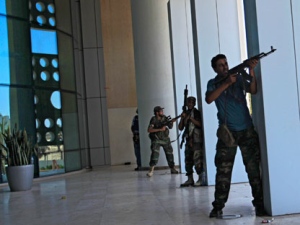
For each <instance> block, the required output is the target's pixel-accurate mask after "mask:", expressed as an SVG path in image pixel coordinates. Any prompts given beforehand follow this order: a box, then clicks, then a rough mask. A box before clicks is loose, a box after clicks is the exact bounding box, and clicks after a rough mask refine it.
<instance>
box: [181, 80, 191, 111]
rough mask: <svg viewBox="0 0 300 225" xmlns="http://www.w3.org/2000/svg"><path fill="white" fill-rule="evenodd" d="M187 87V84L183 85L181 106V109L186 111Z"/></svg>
mask: <svg viewBox="0 0 300 225" xmlns="http://www.w3.org/2000/svg"><path fill="white" fill-rule="evenodd" d="M188 93H189V91H188V89H187V85H185V89H184V92H183V96H184V100H183V106H182V111H183V112H186V111H187V110H188V106H187V96H188Z"/></svg>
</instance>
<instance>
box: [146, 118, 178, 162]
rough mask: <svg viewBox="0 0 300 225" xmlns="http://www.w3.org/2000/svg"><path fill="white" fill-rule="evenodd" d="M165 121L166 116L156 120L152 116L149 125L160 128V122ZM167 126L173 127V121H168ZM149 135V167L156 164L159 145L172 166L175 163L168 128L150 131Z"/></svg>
mask: <svg viewBox="0 0 300 225" xmlns="http://www.w3.org/2000/svg"><path fill="white" fill-rule="evenodd" d="M166 121H167V117H166V116H163V117H162V118H161V120H158V119H157V118H156V117H155V116H153V117H152V118H151V120H150V124H149V127H153V128H156V129H157V128H161V127H162V123H165V122H166ZM167 126H168V127H169V128H170V129H171V128H172V127H173V123H172V122H169V123H168V124H167ZM149 137H150V139H151V152H152V153H151V158H150V163H149V165H150V167H151V166H155V165H156V164H157V162H158V158H159V151H160V147H162V148H163V149H164V151H165V154H166V158H167V161H168V165H169V167H170V168H173V167H174V165H175V163H174V156H173V148H172V145H171V141H170V138H169V129H166V130H165V131H159V132H155V133H150V134H149Z"/></svg>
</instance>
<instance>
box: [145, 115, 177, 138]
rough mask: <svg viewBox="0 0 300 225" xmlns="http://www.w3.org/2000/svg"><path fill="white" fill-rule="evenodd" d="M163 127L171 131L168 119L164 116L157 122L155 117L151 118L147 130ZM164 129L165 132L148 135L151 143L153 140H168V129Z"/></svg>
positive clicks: (171, 125)
mask: <svg viewBox="0 0 300 225" xmlns="http://www.w3.org/2000/svg"><path fill="white" fill-rule="evenodd" d="M163 126H167V127H168V128H169V129H172V127H173V123H172V122H169V121H168V118H167V117H166V116H165V115H164V116H163V117H162V118H161V120H158V119H157V118H156V116H153V117H152V118H151V120H150V123H149V126H148V127H149V128H150V127H152V128H154V129H159V128H162V127H163ZM168 128H166V130H165V131H158V132H155V133H149V137H150V139H151V140H152V141H155V140H169V129H168Z"/></svg>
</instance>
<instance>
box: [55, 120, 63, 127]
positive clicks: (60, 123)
mask: <svg viewBox="0 0 300 225" xmlns="http://www.w3.org/2000/svg"><path fill="white" fill-rule="evenodd" d="M56 125H57V126H58V127H61V126H62V122H61V118H58V119H57V120H56Z"/></svg>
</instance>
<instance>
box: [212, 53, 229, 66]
mask: <svg viewBox="0 0 300 225" xmlns="http://www.w3.org/2000/svg"><path fill="white" fill-rule="evenodd" d="M219 59H226V56H225V55H223V54H218V55H216V56H215V57H213V58H212V59H211V67H212V68H213V69H215V68H216V66H217V61H218V60H219Z"/></svg>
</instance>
